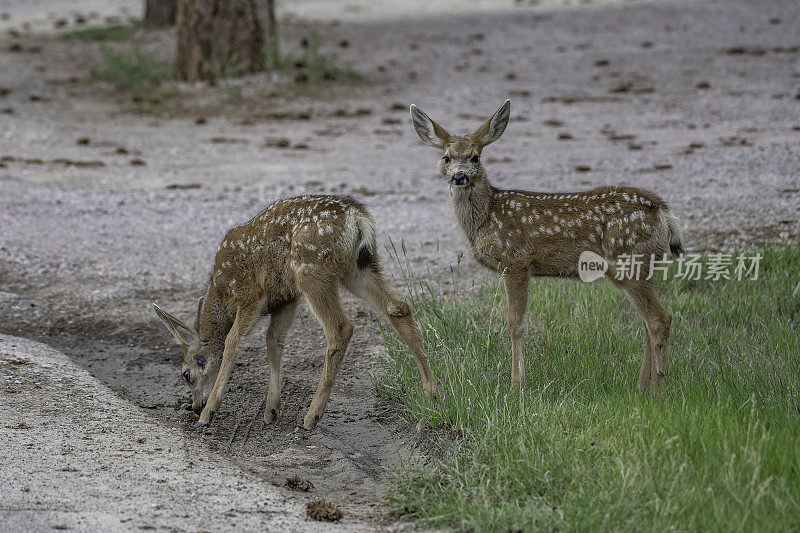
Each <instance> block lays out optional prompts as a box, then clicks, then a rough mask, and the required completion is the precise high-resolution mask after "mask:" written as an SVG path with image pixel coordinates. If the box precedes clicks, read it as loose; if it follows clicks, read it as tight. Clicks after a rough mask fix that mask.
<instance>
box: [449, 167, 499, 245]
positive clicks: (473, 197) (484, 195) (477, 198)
mask: <svg viewBox="0 0 800 533" xmlns="http://www.w3.org/2000/svg"><path fill="white" fill-rule="evenodd" d="M492 189H493V188H492V186H491V185H490V184H489V182H488V181H487V180H486V178H483V179H480V180H478V181H477V182H476V183H472V184H470V185H469V186H467V187H455V186H453V185H451V186H450V200H451V202H452V204H453V211H454V212H455V215H456V220H457V221H458V225H459V226H461V230H462V231H463V232H464V235H466V237H467V240H469V242H470V244H474V243H475V240H476V239H477V238H478V234H479V232H480V228H481V226H482V225H483V223H484V222H485V221H486V219H487V218H488V216H489V199H490V198H491V195H492Z"/></svg>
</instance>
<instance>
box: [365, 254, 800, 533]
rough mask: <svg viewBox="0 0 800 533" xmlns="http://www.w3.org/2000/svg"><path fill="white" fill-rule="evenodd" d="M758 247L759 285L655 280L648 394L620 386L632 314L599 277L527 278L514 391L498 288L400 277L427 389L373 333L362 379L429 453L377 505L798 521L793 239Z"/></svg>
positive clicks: (563, 522) (546, 517)
mask: <svg viewBox="0 0 800 533" xmlns="http://www.w3.org/2000/svg"><path fill="white" fill-rule="evenodd" d="M759 251H761V253H763V255H764V257H763V259H762V263H761V272H760V277H759V279H758V280H754V281H752V280H750V281H720V282H711V281H700V282H691V281H682V280H677V279H670V280H668V281H666V282H664V283H662V284H661V287H660V293H661V296H662V302H663V303H664V305H665V306H666V307H667V309H668V310H670V312H671V313H673V315H674V318H673V328H672V333H671V337H670V353H669V356H668V360H667V390H666V392H665V393H664V394H663V395H662V396H661V397H660V398H658V399H653V398H651V397H642V396H640V395H638V394H637V393H636V392H635V384H636V379H637V377H638V368H639V364H640V362H641V355H642V353H643V342H644V340H643V337H644V333H643V326H642V322H641V319H640V318H639V317H638V316H637V315H636V313H635V311H634V310H633V308H632V306H631V305H630V304H629V303H628V301H627V300H626V299H625V298H624V296H623V295H622V294H621V293H620V292H619V291H618V290H616V289H615V288H614V287H613V286H612V285H611V284H610V283H609V282H607V281H605V280H604V281H600V282H595V283H592V284H584V283H581V282H578V281H566V280H554V279H541V280H533V281H532V282H531V287H530V295H531V301H530V305H529V307H530V310H529V313H528V317H529V325H528V331H527V333H526V337H525V338H526V341H527V347H526V350H525V360H526V371H527V375H526V388H525V391H524V392H523V393H515V392H513V391H511V390H510V386H509V383H510V363H511V356H510V344H509V341H508V337H507V334H506V329H505V325H504V323H505V319H504V297H503V293H502V289H501V287H500V286H499V284H493V285H490V286H489V287H488V288H487V289H486V290H485V291H484V292H482V293H481V294H480V295H479V296H477V297H475V296H473V297H468V298H462V299H443V298H442V297H440V296H439V295H438V294H437V291H435V290H433V289H432V288H430V287H427V286H423V287H422V289H419V288H416V289H415V290H414V291H413V298H412V299H413V303H414V304H415V313H416V318H417V319H418V321H419V323H420V328H421V332H422V334H423V337H424V342H425V346H426V349H427V352H428V354H429V355H430V357H431V363H432V366H433V371H434V373H435V375H436V377H437V379H438V399H437V401H436V402H435V403H434V404H431V403H429V402H428V401H427V399H426V398H425V397H424V395H423V394H422V390H421V389H422V388H421V385H420V382H419V376H418V374H417V370H416V367H415V365H414V363H413V361H412V359H411V357H410V355H409V354H408V352H407V351H406V349H405V347H404V346H403V345H401V344H400V343H399V341H398V339H397V338H396V337H395V336H394V335H392V334H389V333H387V334H386V343H387V358H386V361H385V368H384V370H385V372H383V373H382V375H381V376H380V377H378V378H376V388H377V391H378V393H379V396H380V397H381V398H382V401H384V402H386V403H388V404H391V405H395V406H397V407H398V408H399V409H400V410H401V411H402V412H404V413H405V414H406V415H407V416H408V417H409V418H411V419H415V420H420V421H421V422H422V424H423V426H424V427H427V428H429V429H428V434H429V436H430V439H429V440H430V442H431V445H430V446H431V448H432V449H431V451H432V453H433V454H434V457H435V458H434V460H433V461H431V463H430V464H429V465H427V466H426V467H424V468H420V469H413V468H410V467H409V468H407V469H402V470H400V471H398V472H396V474H395V475H394V476H393V477H392V480H391V490H390V492H389V496H388V499H389V503H390V505H391V506H392V508H393V510H394V512H395V513H396V514H397V515H399V516H400V517H402V518H405V519H412V520H418V521H421V522H423V523H427V524H430V525H435V526H444V527H451V528H456V529H463V530H476V531H487V530H488V531H515V530H518V531H530V530H554V529H558V530H570V531H606V530H623V531H637V530H638V531H640V530H647V531H651V530H655V531H667V530H682V531H697V530H700V531H705V530H713V531H754V530H791V529H794V530H797V529H798V528H800V416H799V415H800V338H799V337H800V334H799V333H798V332H799V331H800V294H798V292H800V286H799V285H798V282H800V246H799V245H798V244H797V243H795V244H792V245H789V246H787V247H785V248H781V249H770V248H765V249H760V250H759ZM412 288H413V287H412Z"/></svg>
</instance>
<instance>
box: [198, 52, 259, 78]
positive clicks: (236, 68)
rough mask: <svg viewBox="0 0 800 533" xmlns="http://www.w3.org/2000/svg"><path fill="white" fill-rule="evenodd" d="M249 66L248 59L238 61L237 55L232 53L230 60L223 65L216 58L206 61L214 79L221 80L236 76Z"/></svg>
mask: <svg viewBox="0 0 800 533" xmlns="http://www.w3.org/2000/svg"><path fill="white" fill-rule="evenodd" d="M249 66H250V62H249V61H247V60H242V61H239V57H238V56H237V55H236V54H233V56H231V59H230V61H228V62H227V63H225V64H224V65H223V64H222V63H221V62H220V61H219V60H218V59H214V60H213V61H210V62H209V63H208V67H209V68H210V69H211V72H212V73H213V74H214V79H223V80H224V79H228V78H238V77H239V76H241V75H242V74H243V73H244V72H245V71H246V70H247V68H248V67H249Z"/></svg>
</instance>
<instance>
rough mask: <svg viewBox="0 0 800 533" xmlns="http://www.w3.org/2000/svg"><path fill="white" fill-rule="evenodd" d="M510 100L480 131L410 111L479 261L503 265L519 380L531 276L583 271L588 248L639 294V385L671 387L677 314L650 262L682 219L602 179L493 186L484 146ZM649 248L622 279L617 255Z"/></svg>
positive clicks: (495, 135) (500, 126)
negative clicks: (595, 184)
mask: <svg viewBox="0 0 800 533" xmlns="http://www.w3.org/2000/svg"><path fill="white" fill-rule="evenodd" d="M510 110H511V102H510V101H509V100H506V102H505V103H504V104H503V105H502V106H501V107H500V109H498V110H497V112H496V113H495V114H494V115H492V116H491V117H489V119H487V120H486V122H484V123H483V124H482V125H481V126H480V127H479V128H478V129H477V130H475V132H474V133H471V134H467V135H464V136H463V137H459V136H455V135H450V134H449V133H448V132H447V131H446V130H445V129H444V128H443V127H442V126H440V125H439V124H437V123H436V122H434V121H433V120H431V119H430V117H428V115H426V114H425V113H423V112H422V110H420V109H419V108H418V107H417V106H415V105H412V106H411V118H412V121H413V124H414V128H415V129H416V131H417V134H418V135H419V136H420V138H421V139H422V141H423V142H425V143H426V144H428V145H430V146H433V147H434V148H438V149H439V150H441V151H442V153H443V156H442V158H441V159H439V163H438V169H439V172H440V173H441V175H442V176H443V177H444V179H445V180H446V182H447V184H448V186H449V189H450V199H451V202H452V204H453V210H454V211H455V216H456V220H457V221H458V224H459V225H460V226H461V229H462V230H463V232H464V234H465V235H466V238H467V241H469V245H470V248H471V251H472V254H473V255H474V257H475V258H476V260H477V261H478V262H480V263H481V264H483V265H484V266H486V267H488V268H490V269H493V270H496V271H499V272H500V273H502V276H503V281H504V282H505V289H506V298H507V303H506V305H507V307H506V319H507V323H508V331H509V334H510V336H511V357H512V359H511V382H512V384H513V385H514V386H515V387H521V386H522V385H523V384H524V382H525V370H524V363H523V358H522V343H521V335H522V323H523V319H524V316H525V311H526V308H527V301H528V280H529V278H530V277H531V276H555V277H564V278H575V277H578V274H579V271H578V262H579V258H580V256H581V254H582V253H583V252H585V251H590V252H594V253H596V254H598V255H600V256H601V257H602V258H604V259H605V260H606V261H607V262H608V264H609V266H608V271H607V272H606V275H607V276H608V277H609V278H610V279H611V280H612V282H613V283H614V284H615V285H616V286H618V287H619V288H621V289H622V290H623V291H624V292H625V293H626V294H627V296H628V297H629V298H630V299H631V301H632V302H633V303H634V305H635V306H636V308H637V309H638V311H639V313H641V315H642V316H643V318H644V323H645V349H644V358H643V360H642V367H641V370H640V372H639V381H638V385H637V388H638V389H639V390H640V391H646V390H647V389H648V387H649V386H652V387H653V390H654V391H658V390H660V389H661V388H662V387H663V382H664V364H665V358H666V353H667V339H668V337H669V329H670V323H671V321H672V316H671V315H670V314H669V313H668V312H667V311H666V310H665V309H664V307H662V305H661V303H659V301H658V298H657V297H656V294H655V291H654V290H653V285H652V283H651V281H650V280H649V279H647V278H648V272H650V268H649V267H650V264H651V263H650V261H651V259H653V258H656V257H662V256H663V254H664V253H665V252H666V251H667V250H668V249H669V250H670V252H671V253H672V254H673V255H674V256H677V255H679V254H680V253H682V251H683V249H682V246H681V235H680V229H679V227H678V224H677V219H676V218H675V216H674V215H673V214H672V212H671V211H670V209H669V207H667V204H666V203H665V202H664V201H663V200H662V199H661V198H659V197H658V196H657V195H656V194H654V193H652V192H650V191H647V190H643V189H638V188H634V187H600V188H597V189H593V190H591V191H585V192H577V193H541V192H529V191H521V190H503V189H499V188H497V187H494V186H492V184H491V183H489V180H488V179H487V177H486V171H485V170H484V168H483V165H482V164H481V158H480V156H481V152H482V151H483V148H484V147H485V146H486V145H488V144H491V143H493V142H494V141H496V140H497V139H499V138H500V136H501V135H502V134H503V132H504V131H505V129H506V126H507V125H508V118H509V112H510ZM634 254H637V257H638V256H639V255H640V256H641V257H642V269H641V275H639V276H638V277H637V278H636V279H625V278H626V276H621V278H622V279H616V278H617V277H619V276H617V275H616V273H617V272H618V271H619V270H620V265H619V264H615V262H614V258H621V257H625V256H628V257H632V256H633V255H634Z"/></svg>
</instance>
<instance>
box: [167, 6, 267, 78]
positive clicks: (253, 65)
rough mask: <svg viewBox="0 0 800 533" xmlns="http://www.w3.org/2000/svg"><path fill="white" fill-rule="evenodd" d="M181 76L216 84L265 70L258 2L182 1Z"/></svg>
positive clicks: (180, 32) (179, 35) (180, 35)
mask: <svg viewBox="0 0 800 533" xmlns="http://www.w3.org/2000/svg"><path fill="white" fill-rule="evenodd" d="M177 25H178V59H177V65H176V68H177V73H178V77H179V78H180V79H182V80H187V81H197V80H206V81H214V80H215V79H216V78H217V77H220V76H230V75H238V74H241V73H243V72H255V71H257V70H260V69H261V53H262V49H263V46H264V30H263V28H262V26H261V23H260V22H259V20H258V16H257V14H256V5H255V0H178V13H177Z"/></svg>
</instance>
